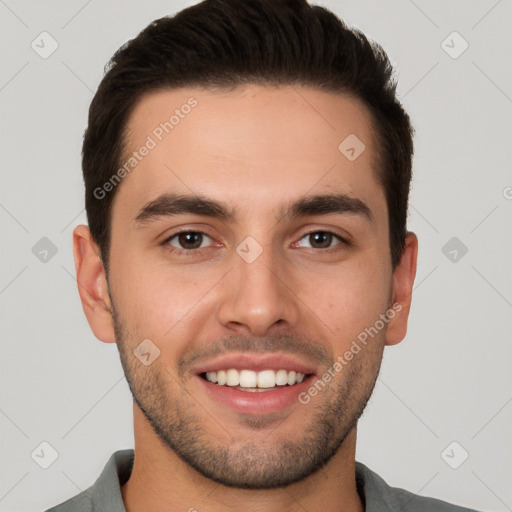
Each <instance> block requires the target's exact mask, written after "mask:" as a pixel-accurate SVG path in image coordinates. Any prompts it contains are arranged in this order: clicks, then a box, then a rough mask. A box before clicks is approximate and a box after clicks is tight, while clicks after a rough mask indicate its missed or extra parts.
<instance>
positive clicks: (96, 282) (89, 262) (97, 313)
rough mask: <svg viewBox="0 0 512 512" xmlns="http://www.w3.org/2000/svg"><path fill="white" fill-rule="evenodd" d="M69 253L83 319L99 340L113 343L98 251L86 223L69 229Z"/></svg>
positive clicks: (111, 319)
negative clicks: (83, 315)
mask: <svg viewBox="0 0 512 512" xmlns="http://www.w3.org/2000/svg"><path fill="white" fill-rule="evenodd" d="M73 256H74V259H75V269H76V280H77V283H78V293H79V294H80V300H81V301H82V307H83V309H84V313H85V316H86V317H87V321H88V322H89V325H90V326H91V329H92V331H93V333H94V335H95V336H96V337H97V338H98V339H99V340H101V341H104V342H105V343H115V341H116V339H115V330H114V321H113V318H112V303H111V300H110V295H109V292H108V283H107V278H106V274H105V267H104V265H103V261H102V260H101V256H100V250H99V248H98V246H97V244H96V243H95V242H94V240H93V238H92V235H91V232H90V230H89V228H88V227H87V226H84V225H80V226H77V227H76V228H75V229H74V230H73Z"/></svg>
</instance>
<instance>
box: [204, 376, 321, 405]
mask: <svg viewBox="0 0 512 512" xmlns="http://www.w3.org/2000/svg"><path fill="white" fill-rule="evenodd" d="M196 377H197V379H198V380H199V381H200V384H201V385H202V386H203V387H204V389H205V391H206V393H208V395H209V396H210V397H211V398H213V399H214V400H216V401H218V402H220V403H221V404H223V405H227V406H228V407H230V408H231V409H233V410H235V411H236V412H240V413H245V414H269V413H273V412H279V411H282V410H283V409H286V408H287V407H290V406H292V405H293V404H296V403H300V402H299V399H298V396H299V394H300V393H302V392H303V391H305V390H306V389H308V388H309V386H311V383H312V381H313V378H314V377H313V376H312V375H311V376H309V377H308V378H306V379H304V380H303V381H302V382H299V383H298V384H294V385H293V386H282V387H278V388H277V389H271V390H269V391H240V390H239V389H236V388H233V387H230V386H219V385H218V384H214V383H213V382H209V381H207V380H206V379H203V378H202V377H200V376H199V375H197V376H196Z"/></svg>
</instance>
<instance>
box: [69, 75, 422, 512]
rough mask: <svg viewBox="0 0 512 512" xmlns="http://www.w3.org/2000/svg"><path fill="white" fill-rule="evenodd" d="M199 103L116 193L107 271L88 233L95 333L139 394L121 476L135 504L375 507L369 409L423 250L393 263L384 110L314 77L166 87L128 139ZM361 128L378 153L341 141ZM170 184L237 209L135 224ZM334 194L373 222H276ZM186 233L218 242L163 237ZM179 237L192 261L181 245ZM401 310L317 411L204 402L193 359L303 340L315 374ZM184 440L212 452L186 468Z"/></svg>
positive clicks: (173, 189)
mask: <svg viewBox="0 0 512 512" xmlns="http://www.w3.org/2000/svg"><path fill="white" fill-rule="evenodd" d="M190 96H193V97H194V98H195V99H196V100H197V101H198V105H197V106H196V107H195V108H194V109H193V110H192V111H191V113H190V114H189V115H188V116H186V117H185V118H184V119H182V120H181V122H180V124H179V125H178V126H177V127H175V129H174V130H173V131H172V132H171V133H170V134H168V135H167V136H166V137H165V138H164V139H163V140H162V141H161V142H159V143H158V145H157V147H156V148H154V149H153V150H152V151H151V152H150V154H149V155H148V156H146V157H145V158H144V159H143V160H142V161H141V162H140V163H139V164H138V166H137V167H136V169H135V170H134V171H132V172H131V173H130V174H129V175H127V176H126V177H125V178H124V179H123V181H122V182H121V184H120V185H119V186H118V189H117V191H116V197H115V200H114V204H113V210H112V219H111V222H112V224H111V225H112V238H111V240H112V244H111V250H110V272H109V279H108V282H107V278H106V275H105V269H104V265H103V263H102V260H101V258H100V252H99V249H98V247H97V246H96V244H95V243H94V241H93V240H92V239H91V236H90V232H89V230H88V228H87V227H86V226H78V227H76V228H75V231H74V255H75V263H76V269H77V280H78V283H79V292H80V297H81V300H82V304H83V307H84V311H85V314H86V316H87V319H88V321H89V324H90V326H91V328H92V330H93V332H94V334H95V335H96V337H97V338H98V339H100V340H102V341H104V342H106V343H114V342H117V343H118V347H119V351H120V354H121V360H122V363H123V367H124V369H125V372H126V374H127V379H128V381H129V383H130V387H131V389H132V393H134V396H135V398H136V400H135V401H134V429H135V463H134V468H133V472H132V475H131V478H130V479H129V481H128V482H127V483H126V484H125V485H124V486H123V487H122V495H123V500H124V502H125V507H126V509H127V511H128V512H138V511H142V510H144V511H151V512H158V511H164V510H166V511H167V510H190V509H197V510H200V511H206V510H207V511H211V512H216V511H230V510H255V511H258V510H265V511H268V512H273V511H280V512H282V511H296V510H297V511H298V510H305V509H306V510H324V511H327V512H329V511H337V510H345V511H351V512H352V511H362V510H364V508H363V504H362V503H361V500H360V497H359V495H358V493H357V490H356V485H355V446H356V425H357V419H358V417H359V416H360V414H361V412H362V410H363V409H364V406H365V405H366V402H367V400H368V398H369V396H370V394H371V392H372V390H373V386H374V383H375V380H376V378H377V375H378V372H379V368H380V363H381V359H382V352H383V349H384V347H385V346H386V345H394V344H397V343H399V342H400V341H401V340H402V339H403V338H404V337H405V334H406V330H407V318H408V315H409V309H410V303H411V292H412V287H413V282H414V278H415V273H416V260H417V249H418V242H417V238H416V236H415V235H414V233H410V232H409V233H408V235H407V239H406V248H405V251H404V253H403V257H402V260H401V262H400V264H399V265H398V266H397V267H396V268H395V270H394V271H393V269H392V267H391V259H390V249H389V229H388V212H387V206H386V201H385V196H384V191H383V189H382V187H381V186H380V184H379V182H378V181H377V179H376V174H375V169H376V165H377V156H378V153H377V152H378V147H377V145H376V143H375V140H374V136H373V135H374V129H373V126H372V120H371V117H370V114H369V112H368V110H367V108H366V107H365V106H364V104H362V103H361V102H360V101H359V100H357V99H355V98H352V97H349V96H347V95H340V94H331V93H326V92H321V91H319V90H316V89H313V88H307V87H296V86H294V87H293V88H292V87H283V88H279V89H277V88H270V87H264V86H257V85H247V86H244V87H239V88H237V89H235V90H234V91H230V92H222V93H221V92H212V91H208V90H204V89H199V88H187V89H178V90H171V91H159V92H153V93H150V94H148V95H146V96H144V97H143V98H142V99H141V100H140V101H139V103H138V104H137V106H136V108H135V110H134V111H133V113H132V115H131V117H130V119H129V123H128V127H129V129H130V131H129V134H130V136H129V144H130V147H131V150H134V149H136V148H139V147H140V146H141V145H142V144H144V142H145V141H146V139H147V136H148V135H150V134H151V133H152V131H153V130H154V129H155V127H156V126H158V125H159V124H160V123H161V122H162V121H164V120H165V119H167V118H168V115H166V113H167V112H171V113H172V111H173V110H174V109H175V108H179V107H180V106H181V105H183V104H184V103H186V101H187V99H188V98H189V97H190ZM349 134H356V135H357V137H358V138H359V139H360V140H361V141H363V142H364V144H365V146H366V149H365V151H364V152H363V153H362V154H361V155H360V156H359V157H358V158H357V159H356V160H355V161H349V160H348V159H347V158H346V157H345V156H344V155H343V154H342V153H341V152H340V151H339V150H338V145H339V144H340V142H341V141H342V140H344V139H345V138H346V137H347V135H349ZM164 192H166V193H180V194H191V193H194V194H200V195H202V196H204V197H208V198H211V199H214V200H216V201H221V202H223V203H226V204H227V205H229V206H230V207H232V208H235V209H236V212H237V215H236V217H235V219H234V220H221V219H216V218H209V217H206V216H202V215H198V214H190V213H186V214H180V215H175V216H160V217H158V218H156V219H152V220H150V221H148V222H144V223H137V222H136V221H134V219H135V217H136V216H137V214H138V213H139V211H140V209H141V208H142V207H143V206H144V205H145V204H147V203H148V201H151V200H153V199H155V198H156V197H158V196H159V195H161V194H162V193H164ZM333 193H344V194H347V195H349V196H351V197H354V198H358V199H360V200H361V201H363V202H364V203H365V204H366V205H367V206H368V207H369V209H370V210H371V212H372V216H373V220H371V221H369V220H368V219H366V218H365V217H364V216H363V215H357V214H353V213H329V214H315V215H307V216H301V217H298V218H291V219H289V218H282V217H280V216H279V212H280V211H281V210H282V209H283V208H284V207H286V206H287V205H288V204H289V203H290V202H293V201H296V200H297V199H299V198H301V197H303V196H310V195H316V194H333ZM182 230H183V231H192V232H197V231H203V232H205V233H206V234H207V235H208V236H207V237H205V238H203V239H202V241H201V247H200V248H199V250H198V251H197V252H196V253H193V254H192V253H189V254H186V253H185V252H186V251H187V249H186V247H189V246H190V242H189V246H187V245H185V248H183V245H182V246H180V244H179V240H178V237H174V238H173V239H171V240H170V241H167V242H166V240H168V239H169V237H170V236H171V235H173V234H175V233H176V232H177V231H182ZM311 231H313V232H325V231H331V232H334V233H335V234H336V235H339V236H341V237H343V238H344V239H345V240H346V241H348V242H349V245H346V244H344V243H342V242H341V240H340V239H338V238H336V237H333V238H332V239H330V238H328V239H327V241H326V242H325V246H322V245H320V246H319V245H317V244H316V243H315V239H312V237H310V236H308V234H309V233H310V232H311ZM247 236H251V237H253V238H254V239H255V240H256V241H257V242H258V243H259V245H260V246H261V248H262V249H263V251H262V253H261V254H260V255H259V256H258V257H257V258H256V259H255V260H254V261H253V262H252V263H247V262H246V261H245V260H244V259H242V258H241V257H240V256H239V254H237V252H236V248H237V246H238V245H239V244H240V243H241V242H242V241H243V240H244V239H245V238H246V237H247ZM320 243H321V242H320ZM324 247H329V248H331V249H332V248H337V250H335V251H332V252H330V253H326V252H325V248H324ZM180 248H181V250H182V251H183V253H182V254H178V253H177V252H172V251H173V249H174V250H175V251H178V250H180ZM394 303H398V304H400V306H401V309H400V311H399V312H396V314H395V315H394V317H393V318H392V319H391V320H389V322H387V323H386V325H385V327H384V328H383V329H381V330H380V331H379V333H378V334H377V335H376V336H375V337H373V338H372V339H371V341H369V342H368V344H367V345H366V346H364V347H363V348H362V350H361V351H360V352H359V353H358V354H357V355H355V356H354V357H353V359H351V360H350V361H347V364H346V366H345V367H344V368H343V370H342V371H339V372H337V373H336V374H335V377H334V378H333V379H332V381H331V382H329V383H328V384H327V385H326V386H325V388H324V389H323V390H322V391H321V392H319V393H318V394H317V395H316V396H314V397H312V398H311V400H310V401H309V403H307V404H306V405H303V404H301V403H299V402H296V403H293V405H291V406H289V407H287V408H286V409H285V410H283V411H280V412H278V413H273V414H265V413H262V414H257V415H254V414H252V415H249V414H241V413H239V412H236V411H235V410H232V409H230V408H228V407H222V406H220V405H219V403H218V402H216V401H214V400H212V399H211V398H210V397H209V396H207V394H206V393H204V390H203V388H202V386H200V385H199V384H198V381H197V377H195V376H194V375H193V372H192V367H193V364H192V363H190V364H188V363H187V362H188V361H195V362H197V361H202V360H206V359H207V358H208V357H207V356H208V355H210V354H213V351H214V350H216V349H219V350H226V347H229V350H228V352H229V351H231V352H235V351H241V350H242V347H244V348H245V351H248V352H249V353H256V352H258V353H261V352H268V351H271V352H275V353H286V354H294V351H296V352H297V355H300V357H301V360H305V361H308V362H310V363H311V364H312V365H313V366H314V368H315V375H316V377H315V378H317V377H318V376H321V375H322V374H323V373H324V372H325V371H326V370H327V369H328V368H329V367H330V366H331V365H332V363H333V362H334V361H335V359H336V358H337V357H338V356H339V355H342V354H344V353H345V352H346V351H347V350H348V349H349V348H350V346H351V343H352V341H353V340H355V339H356V338H357V336H358V334H359V333H361V332H362V331H364V329H365V328H368V327H370V326H373V325H374V324H375V322H376V320H378V319H379V315H380V314H383V313H385V311H386V310H388V309H389V308H390V307H391V305H392V304H394ZM144 339H150V340H151V341H152V342H153V343H154V345H156V346H157V347H158V348H159V350H160V356H159V357H158V358H157V359H156V360H155V361H154V362H153V363H152V364H151V365H150V366H144V365H143V364H141V362H140V361H139V360H138V359H137V358H136V357H135V356H134V353H133V351H134V349H135V348H136V347H137V346H138V345H139V344H140V343H141V341H142V340H144ZM228 342H229V343H230V344H228ZM244 343H245V345H244ZM202 354H203V355H204V357H203V356H202ZM140 405H143V406H144V408H145V410H146V413H143V411H142V410H141V407H140ZM148 416H149V417H151V418H152V419H153V420H154V421H155V424H156V425H157V426H159V427H160V428H161V430H160V433H159V434H157V433H156V431H155V430H157V431H158V429H154V428H153V427H152V425H151V423H150V421H149V420H148ZM166 436H168V437H166ZM172 436H175V439H174V441H176V442H179V446H180V447H181V449H182V451H184V452H186V451H187V450H189V449H190V447H191V446H193V447H194V448H197V449H198V450H200V453H202V454H203V455H199V456H197V457H196V459H193V456H192V455H191V454H190V453H188V456H189V460H188V461H187V454H186V453H185V454H184V453H181V454H177V453H176V451H175V450H173V449H172V448H171V446H170V444H171V443H172V441H173V439H171V438H172ZM180 436H181V437H180ZM184 440H186V442H184ZM306 446H307V450H306V449H305V447H306ZM311 454H313V455H316V456H317V458H316V462H315V461H314V460H313V458H314V457H313V456H311ZM180 455H181V456H180ZM191 460H194V462H195V464H196V467H194V465H193V464H191V463H190V462H191ZM215 461H217V463H215ZM197 466H199V467H197ZM265 475H273V476H272V478H274V479H275V478H277V477H278V476H279V478H281V479H282V481H283V482H284V481H286V478H290V481H291V480H292V479H293V478H295V481H294V482H293V483H290V484H289V485H288V486H281V487H274V488H271V487H270V485H268V484H269V482H266V486H267V488H242V487H243V485H244V483H245V484H247V485H246V486H249V487H250V486H251V485H252V487H257V486H258V485H257V484H259V485H260V487H264V486H265V478H264V476H265ZM220 482H224V483H220Z"/></svg>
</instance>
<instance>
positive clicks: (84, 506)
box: [45, 487, 98, 512]
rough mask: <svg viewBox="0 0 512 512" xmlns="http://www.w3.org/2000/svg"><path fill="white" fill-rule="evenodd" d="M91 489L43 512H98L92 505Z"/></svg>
mask: <svg viewBox="0 0 512 512" xmlns="http://www.w3.org/2000/svg"><path fill="white" fill-rule="evenodd" d="M91 495H92V487H89V488H88V489H86V490H85V491H83V492H81V493H80V494H77V495H76V496H73V497H72V498H70V499H69V500H66V501H64V502H63V503H61V504H59V505H56V506H54V507H52V508H49V509H48V510H45V512H98V511H97V509H96V507H93V504H92V498H91Z"/></svg>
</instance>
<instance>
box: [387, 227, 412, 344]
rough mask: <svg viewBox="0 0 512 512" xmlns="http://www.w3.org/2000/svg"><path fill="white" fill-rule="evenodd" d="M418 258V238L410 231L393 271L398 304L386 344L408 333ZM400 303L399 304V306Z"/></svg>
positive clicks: (394, 295) (398, 340)
mask: <svg viewBox="0 0 512 512" xmlns="http://www.w3.org/2000/svg"><path fill="white" fill-rule="evenodd" d="M417 259H418V238H417V236H416V235H415V234H414V233H412V232H410V231H409V232H408V233H407V237H406V239H405V249H404V252H403V254H402V259H401V260H400V263H399V264H398V265H397V267H396V268H395V270H394V272H393V300H392V301H391V305H393V304H397V306H396V308H393V309H395V312H396V314H395V316H394V317H393V318H392V319H391V320H390V321H389V323H388V327H387V330H386V345H396V344H398V343H400V342H401V341H402V340H403V339H404V338H405V335H406V334H407V319H408V317H409V311H410V309H411V300H412V288H413V285H414V278H415V277H416V264H417ZM398 305H399V306H398Z"/></svg>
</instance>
